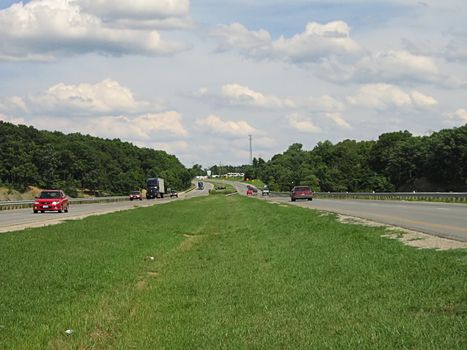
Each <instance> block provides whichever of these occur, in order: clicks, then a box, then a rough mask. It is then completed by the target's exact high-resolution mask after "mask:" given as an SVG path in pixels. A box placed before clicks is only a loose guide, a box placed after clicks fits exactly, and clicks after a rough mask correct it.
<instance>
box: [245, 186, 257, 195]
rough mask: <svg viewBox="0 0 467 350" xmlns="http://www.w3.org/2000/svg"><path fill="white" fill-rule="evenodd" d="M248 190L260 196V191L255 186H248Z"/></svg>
mask: <svg viewBox="0 0 467 350" xmlns="http://www.w3.org/2000/svg"><path fill="white" fill-rule="evenodd" d="M246 188H247V189H249V190H251V191H252V192H253V194H258V189H257V188H256V187H255V186H252V185H247V186H246Z"/></svg>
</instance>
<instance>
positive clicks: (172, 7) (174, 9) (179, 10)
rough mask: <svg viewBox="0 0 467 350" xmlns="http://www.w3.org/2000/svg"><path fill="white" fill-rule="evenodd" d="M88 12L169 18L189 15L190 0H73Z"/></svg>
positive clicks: (105, 14) (128, 16) (127, 16)
mask: <svg viewBox="0 0 467 350" xmlns="http://www.w3.org/2000/svg"><path fill="white" fill-rule="evenodd" d="M73 2H74V3H76V4H77V5H79V6H80V7H82V8H83V9H84V10H86V12H89V13H93V14H96V15H99V16H100V17H104V18H106V17H113V18H146V19H151V18H167V17H183V16H187V15H188V13H189V10H190V1H189V0H157V1H154V0H131V1H128V0H79V1H77V0H73Z"/></svg>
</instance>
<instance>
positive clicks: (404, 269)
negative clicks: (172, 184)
mask: <svg viewBox="0 0 467 350" xmlns="http://www.w3.org/2000/svg"><path fill="white" fill-rule="evenodd" d="M382 233H383V230H382V229H380V228H370V227H363V226H359V225H346V224H341V223H338V222H336V220H335V219H334V217H333V216H331V215H327V216H320V215H319V214H317V213H315V212H313V211H310V210H308V209H303V208H297V207H291V206H284V205H273V204H269V203H268V202H264V201H260V200H255V199H251V198H245V197H241V196H230V197H225V196H209V197H207V198H203V199H194V200H190V201H176V202H173V203H171V204H166V205H157V206H154V207H148V208H139V209H135V210H131V211H126V212H119V213H114V214H110V215H106V216H98V217H90V218H87V219H84V220H81V221H70V222H67V223H65V224H61V225H56V226H51V227H47V228H40V229H30V230H26V231H21V232H14V233H8V234H2V235H0V254H1V264H2V265H1V267H2V268H1V270H0V349H47V348H49V349H325V348H351V349H353V348H358V349H395V348H413V349H465V348H466V345H467V335H466V329H467V320H466V317H467V297H466V293H467V252H466V251H449V252H446V251H444V252H436V251H431V250H416V249H414V248H411V247H407V246H404V245H402V244H401V243H400V242H397V241H394V240H389V239H385V238H382V237H380V235H381V234H382ZM148 256H153V257H155V259H154V261H152V260H149V259H145V257H148ZM68 328H71V329H73V330H74V331H75V333H74V334H72V335H71V336H66V335H65V334H64V331H65V330H66V329H68Z"/></svg>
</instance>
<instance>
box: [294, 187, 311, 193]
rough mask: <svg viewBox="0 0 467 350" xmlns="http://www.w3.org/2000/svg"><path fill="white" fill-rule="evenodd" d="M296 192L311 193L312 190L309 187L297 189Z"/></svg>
mask: <svg viewBox="0 0 467 350" xmlns="http://www.w3.org/2000/svg"><path fill="white" fill-rule="evenodd" d="M294 191H299V192H310V188H309V187H295V189H294Z"/></svg>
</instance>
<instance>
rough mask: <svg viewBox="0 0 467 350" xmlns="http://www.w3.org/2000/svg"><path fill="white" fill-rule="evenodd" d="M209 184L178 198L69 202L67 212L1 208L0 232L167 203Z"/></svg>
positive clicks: (183, 195) (190, 194) (188, 195)
mask: <svg viewBox="0 0 467 350" xmlns="http://www.w3.org/2000/svg"><path fill="white" fill-rule="evenodd" d="M210 188H212V185H211V184H208V183H206V186H204V190H196V189H195V190H192V191H189V192H186V193H180V194H179V198H175V197H174V198H170V196H169V195H166V196H165V197H164V198H163V199H150V200H146V199H143V200H142V201H139V200H134V201H130V200H128V201H121V202H110V203H96V204H75V205H73V204H71V205H70V210H69V212H68V213H57V212H45V213H43V214H42V213H38V214H33V212H32V208H28V209H16V210H3V211H0V233H1V232H8V231H16V230H21V229H24V228H29V227H41V226H47V225H53V224H58V223H60V222H63V221H65V220H72V219H75V220H77V219H82V218H85V217H86V216H90V215H102V214H107V213H112V212H115V211H120V210H128V209H132V208H136V207H145V206H151V205H157V204H164V203H169V202H172V201H174V200H181V199H190V198H193V197H197V196H203V195H207V194H208V193H209V189H210Z"/></svg>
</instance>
